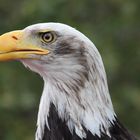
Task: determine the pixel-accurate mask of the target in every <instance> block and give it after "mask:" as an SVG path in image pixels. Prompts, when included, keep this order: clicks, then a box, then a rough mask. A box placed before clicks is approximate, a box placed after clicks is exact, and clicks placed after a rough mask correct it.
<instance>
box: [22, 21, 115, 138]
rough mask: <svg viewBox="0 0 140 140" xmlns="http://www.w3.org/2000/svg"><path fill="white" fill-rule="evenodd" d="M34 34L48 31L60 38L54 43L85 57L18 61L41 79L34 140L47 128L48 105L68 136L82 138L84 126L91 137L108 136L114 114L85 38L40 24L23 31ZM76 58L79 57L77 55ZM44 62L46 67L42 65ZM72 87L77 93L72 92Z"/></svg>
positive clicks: (102, 76)
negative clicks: (66, 127)
mask: <svg viewBox="0 0 140 140" xmlns="http://www.w3.org/2000/svg"><path fill="white" fill-rule="evenodd" d="M34 30H37V31H38V30H52V31H55V32H57V33H60V35H62V37H61V38H60V40H59V38H58V42H57V43H60V42H61V41H62V40H63V42H64V41H66V42H67V44H69V45H70V46H72V47H74V48H73V49H75V50H76V51H78V49H81V48H83V49H84V50H83V52H80V53H84V57H85V58H84V59H82V58H80V57H82V56H79V57H78V59H77V58H76V56H75V55H73V54H70V55H68V56H67V55H59V56H57V55H54V54H52V55H51V54H50V56H49V55H48V56H46V57H45V58H42V59H43V62H39V61H35V60H22V62H23V63H24V65H25V66H27V67H29V68H30V69H31V70H33V71H35V72H37V73H39V74H40V75H41V76H42V77H43V79H44V90H43V94H42V97H41V101H40V106H39V112H38V121H37V132H36V140H40V139H42V137H43V134H44V126H45V125H46V126H47V127H48V128H49V125H48V116H49V107H50V104H51V103H53V104H54V105H55V107H56V109H57V111H58V115H59V117H60V118H61V119H62V120H65V121H66V123H67V126H68V128H69V130H70V131H71V133H73V131H75V133H76V134H77V135H78V136H79V137H81V138H84V137H86V133H85V131H84V129H83V126H84V127H85V128H86V129H87V130H89V131H90V132H91V133H92V134H93V135H95V134H96V135H98V136H99V137H100V135H101V132H102V133H104V134H106V135H109V127H110V125H111V123H113V120H114V119H115V113H114V110H113V107H112V103H111V99H110V95H109V91H108V86H107V80H106V74H105V70H104V66H103V62H102V59H101V56H100V54H99V52H98V50H97V48H96V47H95V46H94V44H93V43H92V42H91V41H90V40H89V39H88V38H87V37H86V36H85V35H83V34H82V33H80V32H79V31H77V30H76V29H74V28H72V27H70V26H68V25H65V24H60V23H44V24H36V25H32V26H29V27H27V28H25V29H24V31H25V32H26V33H27V34H28V35H30V34H31V32H32V31H34ZM57 43H56V44H54V45H55V46H56V45H57ZM77 55H80V54H79V52H77ZM52 56H53V57H52ZM44 59H46V61H48V62H49V61H50V63H45V64H44ZM52 59H54V60H52ZM79 59H80V60H79ZM79 61H81V62H79ZM51 62H52V63H51ZM85 73H86V74H85ZM78 82H79V83H78ZM80 82H81V83H82V84H81V83H80ZM80 84H81V85H80ZM77 85H79V86H77ZM74 86H76V88H77V89H74V88H75V87H74ZM70 87H71V89H70ZM68 118H69V119H68Z"/></svg>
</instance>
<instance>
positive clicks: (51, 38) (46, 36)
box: [41, 32, 56, 43]
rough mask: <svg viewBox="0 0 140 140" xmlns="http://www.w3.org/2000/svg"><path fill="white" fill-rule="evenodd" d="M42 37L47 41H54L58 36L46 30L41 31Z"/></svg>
mask: <svg viewBox="0 0 140 140" xmlns="http://www.w3.org/2000/svg"><path fill="white" fill-rule="evenodd" d="M41 39H42V41H43V42H45V43H52V42H54V40H55V39H56V37H55V34H54V33H53V32H45V33H41Z"/></svg>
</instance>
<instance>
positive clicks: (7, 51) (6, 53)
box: [0, 30, 49, 61]
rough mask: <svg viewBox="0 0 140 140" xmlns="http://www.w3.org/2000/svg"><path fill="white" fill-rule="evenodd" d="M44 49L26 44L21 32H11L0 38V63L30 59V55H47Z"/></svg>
mask: <svg viewBox="0 0 140 140" xmlns="http://www.w3.org/2000/svg"><path fill="white" fill-rule="evenodd" d="M48 53H49V51H48V50H46V49H42V48H39V47H37V46H34V45H32V44H30V43H26V41H25V39H24V37H23V31H22V30H18V31H12V32H9V33H5V34H3V35H1V36H0V61H7V60H16V59H25V58H31V59H32V55H31V54H40V55H44V54H48Z"/></svg>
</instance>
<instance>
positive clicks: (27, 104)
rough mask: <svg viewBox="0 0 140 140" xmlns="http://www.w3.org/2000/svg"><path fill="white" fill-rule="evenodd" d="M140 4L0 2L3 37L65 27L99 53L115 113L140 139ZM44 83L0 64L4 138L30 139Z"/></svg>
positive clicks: (127, 0) (136, 0)
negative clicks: (45, 26) (36, 27)
mask: <svg viewBox="0 0 140 140" xmlns="http://www.w3.org/2000/svg"><path fill="white" fill-rule="evenodd" d="M139 8H140V0H124V1H122V0H106V1H103V0H21V1H19V0H12V1H11V0H0V34H2V33H4V32H8V31H10V30H16V29H22V28H24V27H26V26H28V25H31V24H34V23H39V22H50V21H51V22H52V21H53V22H62V23H66V24H69V25H71V26H73V27H75V28H77V29H78V30H80V31H81V32H83V33H84V34H85V35H87V36H88V37H89V38H90V39H91V40H92V41H93V42H94V43H95V45H96V46H97V48H98V49H99V51H100V53H101V55H102V57H103V60H104V64H105V68H106V72H107V77H108V83H109V88H110V94H111V96H112V101H113V104H114V108H115V110H116V112H117V114H118V116H119V118H120V120H121V121H122V122H124V123H125V125H126V126H127V127H128V128H129V129H130V130H133V132H134V133H135V134H137V135H138V136H140V16H139V14H140V10H139ZM42 88H43V81H42V79H41V78H40V77H39V76H38V75H37V74H35V73H33V72H30V71H28V70H26V69H25V68H24V67H23V66H22V65H21V64H20V63H19V62H8V63H7V62H6V63H5V62H3V63H0V139H1V140H17V139H20V140H32V139H34V133H35V129H36V119H37V111H38V104H39V99H40V96H41V92H42Z"/></svg>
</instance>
